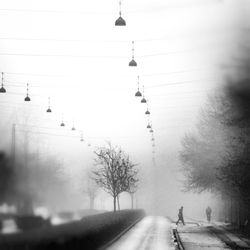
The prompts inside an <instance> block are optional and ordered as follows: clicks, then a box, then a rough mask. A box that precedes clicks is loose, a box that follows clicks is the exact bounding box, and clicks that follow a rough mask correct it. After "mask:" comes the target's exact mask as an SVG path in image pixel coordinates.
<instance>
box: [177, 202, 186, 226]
mask: <svg viewBox="0 0 250 250" xmlns="http://www.w3.org/2000/svg"><path fill="white" fill-rule="evenodd" d="M180 221H181V222H182V224H183V225H184V226H185V222H184V218H183V206H181V208H180V209H179V213H178V220H177V222H176V225H178V223H179V222H180Z"/></svg>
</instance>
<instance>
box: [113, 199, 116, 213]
mask: <svg viewBox="0 0 250 250" xmlns="http://www.w3.org/2000/svg"><path fill="white" fill-rule="evenodd" d="M113 205H114V212H115V211H116V196H115V195H114V196H113Z"/></svg>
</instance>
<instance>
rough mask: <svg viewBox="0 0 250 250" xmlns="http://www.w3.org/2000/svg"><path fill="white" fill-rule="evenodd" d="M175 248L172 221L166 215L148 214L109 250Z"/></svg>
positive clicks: (163, 249) (171, 249) (159, 249)
mask: <svg viewBox="0 0 250 250" xmlns="http://www.w3.org/2000/svg"><path fill="white" fill-rule="evenodd" d="M135 249H136V250H143V249H145V250H146V249H147V250H174V244H173V242H172V238H171V223H170V222H169V221H168V220H167V219H166V218H165V217H154V216H147V217H145V218H144V219H143V220H142V221H140V222H139V223H137V224H136V225H135V226H134V227H133V228H132V229H130V230H129V231H128V232H127V233H126V234H125V235H123V236H122V237H121V238H120V239H119V240H118V241H117V242H115V243H114V244H113V245H112V246H110V247H109V248H108V250H135Z"/></svg>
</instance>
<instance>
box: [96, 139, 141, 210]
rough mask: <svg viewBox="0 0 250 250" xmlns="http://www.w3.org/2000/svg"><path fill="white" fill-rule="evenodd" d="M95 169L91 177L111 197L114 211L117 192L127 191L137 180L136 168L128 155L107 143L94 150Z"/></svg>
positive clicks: (117, 197) (117, 198)
mask: <svg viewBox="0 0 250 250" xmlns="http://www.w3.org/2000/svg"><path fill="white" fill-rule="evenodd" d="M95 154H96V159H95V162H96V165H97V167H98V168H97V169H96V170H93V179H94V180H95V182H96V183H97V184H98V185H99V186H100V187H101V188H103V189H104V190H105V191H106V192H107V193H109V194H110V195H112V197H113V206H114V211H116V205H117V204H116V202H117V200H118V202H119V194H121V193H122V192H129V191H130V189H131V188H132V185H135V183H137V182H138V179H137V170H136V169H135V165H134V164H132V162H131V161H130V159H129V157H128V156H127V155H126V154H125V153H124V152H123V151H122V150H121V149H119V148H117V147H113V146H112V145H111V143H108V145H107V146H106V147H100V148H98V149H97V150H96V151H95Z"/></svg>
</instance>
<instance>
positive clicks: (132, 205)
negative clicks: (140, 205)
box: [130, 193, 134, 209]
mask: <svg viewBox="0 0 250 250" xmlns="http://www.w3.org/2000/svg"><path fill="white" fill-rule="evenodd" d="M130 197H131V208H132V209H134V194H133V193H130Z"/></svg>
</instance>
